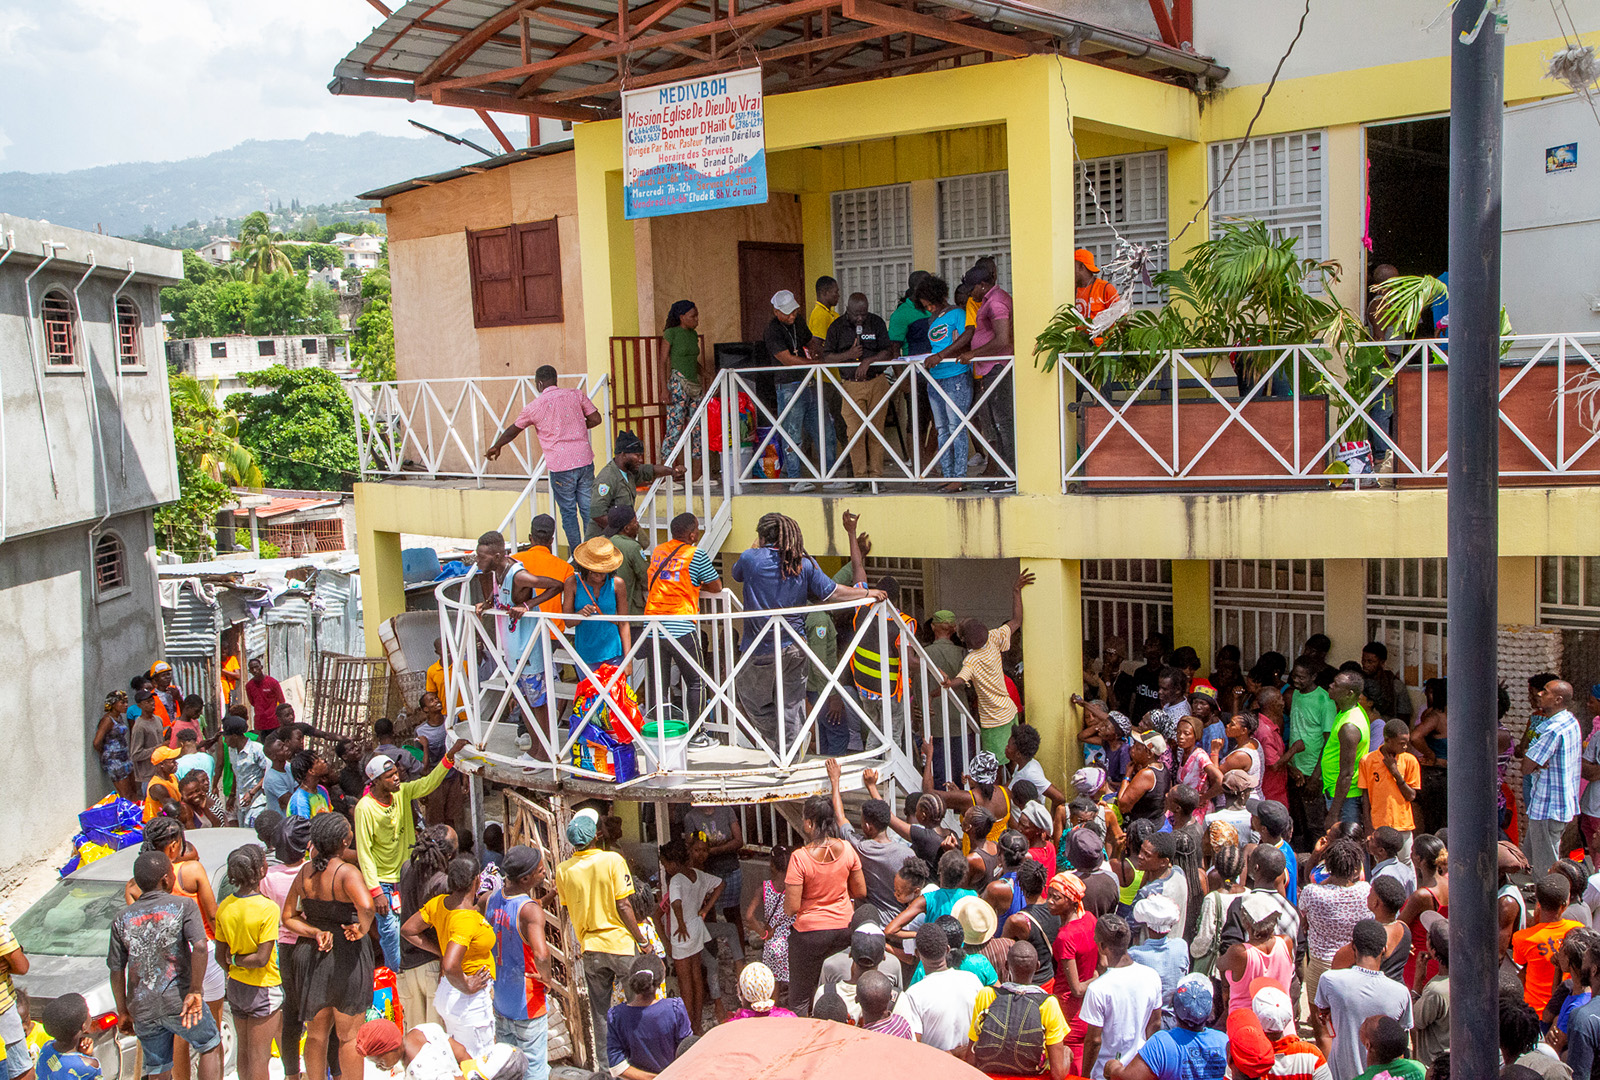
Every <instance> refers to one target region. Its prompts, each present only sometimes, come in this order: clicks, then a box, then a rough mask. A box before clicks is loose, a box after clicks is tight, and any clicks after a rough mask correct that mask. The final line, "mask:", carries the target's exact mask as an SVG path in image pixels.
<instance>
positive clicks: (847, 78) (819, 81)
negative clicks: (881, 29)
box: [773, 45, 980, 93]
mask: <svg viewBox="0 0 1600 1080" xmlns="http://www.w3.org/2000/svg"><path fill="white" fill-rule="evenodd" d="M978 51H980V50H978V49H971V48H968V47H967V46H965V45H951V46H947V47H946V48H943V49H931V50H929V51H927V52H919V53H912V54H911V55H909V56H899V57H896V58H895V59H893V60H888V61H883V60H876V61H874V62H873V64H872V66H871V67H870V68H852V69H850V70H848V71H836V72H833V73H832V74H827V73H818V74H816V75H813V76H811V77H810V78H805V79H790V80H789V81H787V82H784V83H780V84H779V85H777V86H775V87H773V90H774V91H775V92H776V93H787V92H788V91H790V90H809V89H813V88H815V87H818V86H837V85H838V84H840V83H847V82H861V81H864V80H865V79H868V78H874V77H879V76H884V75H888V74H890V73H892V72H896V71H902V70H904V69H906V68H921V67H925V66H927V65H931V64H936V63H939V62H940V61H942V60H954V59H955V58H957V57H960V56H969V55H971V54H972V53H975V52H978Z"/></svg>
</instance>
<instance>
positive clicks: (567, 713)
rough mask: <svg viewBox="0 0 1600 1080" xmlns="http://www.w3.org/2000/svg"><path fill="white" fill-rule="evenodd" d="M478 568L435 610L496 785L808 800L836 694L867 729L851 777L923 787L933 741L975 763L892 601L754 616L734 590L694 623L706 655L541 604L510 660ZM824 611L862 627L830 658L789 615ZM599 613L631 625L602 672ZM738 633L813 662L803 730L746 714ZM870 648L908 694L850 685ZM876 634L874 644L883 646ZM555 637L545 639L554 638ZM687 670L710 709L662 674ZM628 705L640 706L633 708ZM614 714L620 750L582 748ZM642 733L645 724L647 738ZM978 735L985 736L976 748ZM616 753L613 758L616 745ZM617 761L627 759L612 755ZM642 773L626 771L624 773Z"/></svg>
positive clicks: (959, 715)
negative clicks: (539, 689) (532, 681)
mask: <svg viewBox="0 0 1600 1080" xmlns="http://www.w3.org/2000/svg"><path fill="white" fill-rule="evenodd" d="M476 577H477V575H476V574H474V575H472V576H470V577H464V578H456V579H453V580H451V581H447V582H444V583H442V584H441V585H439V587H438V588H437V590H436V594H437V596H438V600H439V619H440V630H441V639H442V642H443V648H444V656H443V662H444V665H445V671H446V673H447V674H446V684H447V690H446V696H447V698H448V699H449V700H450V701H451V702H453V703H454V708H453V709H452V710H451V711H452V712H454V713H456V714H457V716H458V719H457V721H456V727H457V730H458V732H459V731H460V729H461V728H462V727H463V726H464V727H465V734H466V737H467V738H469V739H470V740H471V741H472V743H473V745H474V746H475V747H477V750H478V753H477V755H476V757H477V758H478V759H479V760H480V764H481V767H482V768H483V770H484V772H485V775H487V776H488V778H489V779H491V780H494V781H496V782H499V783H506V784H512V785H516V786H520V787H533V788H538V789H544V790H556V789H558V788H559V789H562V790H569V791H573V792H576V793H578V794H579V795H580V796H600V797H606V798H611V797H618V796H622V797H626V798H630V799H639V800H652V799H671V800H673V801H680V802H681V801H690V802H700V803H749V802H765V801H779V800H791V799H801V798H805V797H807V796H810V795H813V794H824V793H826V792H827V791H828V787H829V784H828V777H827V772H826V764H827V761H828V758H827V757H825V756H823V755H822V754H821V752H820V750H821V745H820V736H819V725H820V724H821V723H823V720H822V714H823V711H824V709H825V707H826V704H827V699H828V697H829V695H830V694H833V695H835V696H837V697H838V698H839V699H840V700H841V701H842V702H843V705H844V708H845V710H846V715H847V717H848V718H849V720H850V721H851V722H852V723H854V724H858V725H859V727H860V731H861V741H862V744H863V745H862V749H860V750H859V751H855V752H851V753H846V754H842V755H839V757H838V761H839V764H840V766H841V770H842V773H843V783H844V786H846V787H848V788H854V787H859V786H860V784H861V774H862V772H863V771H864V770H866V769H868V768H873V769H877V770H878V771H879V772H880V774H881V775H882V776H883V777H884V779H885V782H886V783H888V784H892V785H894V786H897V787H898V788H899V790H901V791H906V790H914V789H916V788H917V787H918V786H920V783H921V776H920V773H919V772H918V770H917V768H916V766H915V765H914V764H913V762H914V761H915V755H914V754H913V749H914V748H915V747H916V746H917V745H919V744H920V742H921V740H923V739H924V738H929V737H932V738H933V739H934V741H935V745H936V746H939V747H941V748H942V750H943V752H944V754H945V755H946V756H945V760H947V761H952V762H961V761H964V760H965V751H964V749H963V748H962V746H963V743H965V742H967V741H969V740H975V739H976V735H977V731H978V725H977V721H976V720H975V718H974V717H973V716H972V714H971V713H970V712H969V711H968V710H967V707H966V704H965V702H964V701H963V700H962V698H961V697H959V696H957V695H955V694H952V693H950V692H949V691H946V690H944V689H943V687H942V686H941V685H940V683H939V676H938V669H937V668H936V667H934V665H933V663H932V661H931V660H930V659H929V658H928V657H927V655H926V653H924V652H923V650H922V646H921V645H920V644H919V643H918V642H917V641H916V640H915V639H914V638H912V637H911V635H909V634H900V635H899V643H898V646H892V645H890V635H891V634H892V633H893V628H894V627H895V626H897V625H899V619H898V614H897V613H896V612H895V611H894V609H893V608H892V607H891V606H890V605H889V604H888V603H886V602H885V603H873V602H872V601H870V600H861V601H854V602H846V603H836V604H821V605H812V606H809V607H806V608H797V609H785V610H776V611H763V612H760V613H759V614H758V615H756V616H755V618H754V619H753V620H752V622H753V623H754V624H755V625H754V626H751V625H747V624H746V619H747V616H746V615H745V613H743V612H742V611H740V610H739V609H738V605H737V601H736V600H735V599H734V597H733V594H732V593H731V592H728V591H724V592H722V593H719V594H714V595H711V596H708V597H707V598H706V599H705V600H704V602H703V604H702V612H701V614H699V615H696V616H692V617H690V621H692V622H693V624H694V627H695V631H694V632H695V634H697V635H698V636H699V638H700V641H701V646H702V647H701V654H700V656H699V657H695V656H693V655H691V653H690V651H689V650H688V649H686V648H685V646H684V640H683V639H682V638H674V637H672V636H671V635H670V634H668V633H667V632H666V631H665V630H664V629H663V628H662V625H661V620H658V619H654V618H632V619H624V618H620V617H617V616H588V617H587V618H586V617H584V616H581V615H563V616H560V617H555V616H551V615H546V614H539V615H537V616H532V618H535V620H536V622H537V629H536V632H535V633H534V634H532V635H530V637H529V640H528V644H527V646H526V647H525V648H524V649H523V650H522V652H521V654H520V655H509V654H508V653H507V652H506V649H505V647H504V645H503V644H502V642H503V640H504V638H503V633H502V632H503V629H504V625H503V624H504V623H505V622H506V620H507V616H505V615H501V614H495V613H494V612H493V610H492V608H491V609H489V610H488V611H486V612H485V613H484V614H482V615H480V614H479V613H478V612H477V611H476V603H475V599H476V588H477V585H478V582H477V581H476V580H475V579H476ZM817 611H824V612H830V613H849V615H850V617H851V619H852V620H853V622H852V630H851V631H850V632H849V633H848V634H846V633H844V632H841V633H840V636H839V648H838V653H839V660H838V662H837V663H835V664H832V665H831V666H830V665H826V664H824V663H823V662H822V661H821V660H820V659H819V658H818V657H817V655H816V653H815V651H814V649H813V648H812V647H811V645H810V643H809V642H808V640H807V637H806V635H805V634H804V633H802V632H797V631H796V630H795V629H794V628H793V627H792V626H791V625H790V624H789V623H788V622H787V621H786V620H785V618H784V617H783V616H786V615H800V616H804V615H806V614H810V613H813V612H817ZM589 621H603V622H627V623H629V624H630V625H631V626H632V628H633V637H632V645H631V647H630V648H629V649H628V650H627V652H626V655H625V656H624V658H623V662H622V664H621V665H619V669H617V670H613V669H603V672H604V674H601V675H597V673H596V671H595V670H593V669H592V668H591V667H590V666H589V665H588V664H586V663H585V662H584V661H583V660H582V659H581V658H580V656H579V655H578V651H577V648H576V645H575V635H576V632H577V628H578V627H579V626H581V625H583V624H584V623H585V622H589ZM741 633H747V634H754V635H755V638H756V639H757V640H760V641H764V642H769V643H773V644H775V645H776V646H777V647H778V648H781V649H782V650H783V651H784V654H785V666H787V665H788V664H789V663H790V662H795V663H799V664H803V665H807V666H815V667H816V668H818V669H819V670H820V671H821V673H822V678H823V679H824V681H825V687H824V690H823V692H822V693H820V694H819V695H818V696H817V699H816V702H815V703H812V704H809V705H808V706H807V707H806V709H805V714H804V719H803V721H802V722H801V724H800V725H799V726H798V727H797V728H795V729H794V730H787V729H786V728H785V727H784V725H782V724H776V725H774V727H772V728H768V729H763V728H762V727H761V725H759V724H757V723H756V722H754V721H753V720H752V718H751V717H750V716H749V715H747V714H746V712H745V711H744V709H743V708H742V707H741V704H740V698H739V695H738V685H739V683H740V682H741V681H742V680H744V679H747V678H749V677H750V675H749V669H750V664H751V660H752V657H753V655H754V654H753V653H752V652H750V651H743V652H741V651H740V649H739V647H738V641H739V635H740V634H741ZM863 642H865V643H867V647H868V648H874V651H876V652H878V653H879V654H880V655H898V658H899V660H900V664H901V668H900V670H901V671H902V672H903V673H907V674H906V677H905V678H904V680H903V683H902V692H901V693H900V694H899V695H898V696H896V695H895V694H894V693H893V692H892V690H891V689H890V687H889V685H888V677H887V676H886V675H885V676H883V677H881V678H880V690H882V691H884V693H883V694H882V696H880V698H879V699H878V700H871V699H869V698H864V697H859V696H857V695H856V694H855V693H854V691H853V684H854V680H853V676H852V672H851V666H850V658H851V656H852V654H853V653H854V650H855V648H856V647H857V646H858V645H860V644H862V643H863ZM874 643H876V647H874ZM546 646H548V647H546ZM674 661H675V662H676V663H678V664H679V665H686V664H692V665H693V668H694V670H695V671H697V672H698V673H699V675H700V678H701V680H702V683H703V686H704V691H703V696H702V704H700V706H699V707H698V708H693V707H692V706H691V705H690V704H689V703H688V702H687V699H686V696H685V693H684V687H683V685H682V684H681V682H680V683H679V684H678V685H669V684H667V683H666V681H665V680H666V669H667V665H668V664H670V663H672V662H674ZM527 675H540V676H542V677H543V679H544V686H545V687H546V688H549V701H550V703H551V704H552V705H553V707H549V708H547V709H545V710H543V715H542V716H540V711H539V710H535V709H534V708H533V702H532V701H531V700H529V691H528V689H527V684H526V683H524V682H523V681H522V680H523V677H524V676H527ZM585 683H587V684H588V687H589V689H591V690H593V689H595V688H598V695H597V697H596V695H594V694H592V693H591V694H589V695H586V697H587V705H586V706H585V707H584V708H582V709H581V710H574V701H575V699H576V698H577V696H578V692H579V690H580V689H581V688H582V687H583V684H585ZM777 695H778V707H777V713H778V715H780V716H781V715H782V714H783V705H784V700H783V689H782V687H781V685H780V686H779V687H778V689H777ZM634 701H636V702H637V705H636V706H634ZM601 710H608V711H609V713H610V716H611V717H612V725H611V731H612V733H613V734H614V735H620V736H622V741H623V742H624V743H625V744H628V745H624V746H621V747H614V748H609V750H608V751H607V750H602V751H598V752H596V751H594V750H593V748H592V747H589V748H587V749H588V752H586V746H585V739H584V738H583V730H582V726H580V725H575V724H574V722H573V718H574V713H575V711H579V712H580V715H581V717H582V718H585V719H586V718H588V717H590V716H593V715H594V714H595V713H596V712H597V711H601ZM519 716H527V717H533V718H534V722H533V723H532V724H531V725H530V726H531V731H532V743H533V745H532V746H531V747H530V748H528V749H527V750H522V749H521V748H519V747H518V745H517V743H516V736H517V733H518V731H519V729H520V724H519V720H518V718H519ZM657 719H679V720H681V721H682V722H683V723H684V724H686V726H687V727H686V730H685V731H684V732H682V733H681V734H678V735H676V736H669V734H668V729H667V727H666V725H665V724H662V725H656V726H652V723H653V721H655V720H657ZM647 731H648V732H649V734H648V735H647ZM974 745H975V742H974ZM608 752H609V754H610V755H611V757H610V763H609V765H608V764H607V753H608ZM619 760H625V762H626V763H625V764H622V765H620V766H619V765H618V764H617V762H618V761H619ZM629 774H632V775H629Z"/></svg>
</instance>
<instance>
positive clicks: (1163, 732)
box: [1133, 709, 1178, 776]
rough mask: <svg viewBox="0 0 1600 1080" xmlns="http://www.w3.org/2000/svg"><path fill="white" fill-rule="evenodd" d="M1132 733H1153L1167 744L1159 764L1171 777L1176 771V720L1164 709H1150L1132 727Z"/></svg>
mask: <svg viewBox="0 0 1600 1080" xmlns="http://www.w3.org/2000/svg"><path fill="white" fill-rule="evenodd" d="M1133 728H1134V731H1136V732H1139V731H1153V732H1155V733H1156V734H1157V735H1160V736H1161V738H1162V739H1163V740H1165V742H1166V744H1167V748H1166V750H1165V751H1164V752H1163V753H1162V755H1161V763H1162V764H1163V765H1165V766H1166V767H1167V775H1168V776H1173V775H1175V774H1176V773H1177V771H1178V755H1177V749H1176V740H1177V735H1178V718H1177V717H1175V716H1174V715H1172V714H1171V713H1169V712H1168V711H1167V710H1165V709H1151V710H1149V711H1148V712H1146V713H1145V714H1144V716H1143V718H1141V719H1140V721H1139V722H1138V723H1137V724H1135V725H1134V726H1133Z"/></svg>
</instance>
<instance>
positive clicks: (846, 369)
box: [708, 356, 1017, 493]
mask: <svg viewBox="0 0 1600 1080" xmlns="http://www.w3.org/2000/svg"><path fill="white" fill-rule="evenodd" d="M983 360H984V362H996V361H997V362H998V364H999V366H997V367H996V368H994V369H993V370H992V371H991V372H990V374H989V376H988V377H986V378H985V380H984V385H983V387H982V389H981V390H976V391H974V393H973V400H972V402H971V404H970V405H968V406H966V407H965V408H960V407H958V406H957V403H956V401H955V400H954V399H953V398H952V397H951V394H950V392H949V391H947V390H946V389H945V387H944V386H942V385H941V384H940V381H939V380H938V379H935V378H932V377H931V376H930V375H929V374H928V367H927V365H926V364H924V363H923V362H922V358H920V357H906V358H902V359H897V360H888V361H884V362H882V363H878V364H873V365H872V367H873V368H883V369H887V370H886V371H885V377H886V378H887V379H888V380H889V388H888V390H887V392H886V393H885V394H884V395H883V397H882V399H881V400H880V401H879V402H878V403H877V404H876V405H874V406H872V407H871V408H869V409H865V410H864V409H863V408H862V407H861V406H859V405H857V404H856V403H855V402H854V401H853V400H852V399H851V397H850V395H849V394H848V392H846V390H845V387H844V382H845V381H846V377H847V376H848V375H849V374H851V373H853V372H854V371H855V369H856V367H857V365H856V364H855V363H849V364H840V365H822V364H807V365H804V366H798V367H784V366H780V365H773V366H770V367H740V368H729V369H724V370H723V371H721V372H719V373H718V375H717V378H716V380H715V381H714V382H713V384H712V386H713V389H712V390H710V391H708V396H709V395H713V394H719V393H720V396H721V400H722V402H723V405H722V408H721V409H720V410H719V413H718V417H717V421H718V423H719V424H720V425H721V427H722V435H723V445H724V446H728V445H730V441H731V443H732V444H733V445H735V446H736V447H737V448H738V457H737V461H738V465H737V471H736V473H735V478H736V483H737V486H738V489H739V490H740V491H742V492H745V493H748V492H753V491H766V492H771V491H773V490H774V489H776V488H780V487H782V486H784V485H792V484H795V483H797V482H804V483H810V484H817V483H823V484H846V483H855V484H858V485H859V484H866V485H869V486H870V487H871V489H872V490H874V491H876V490H879V489H882V488H888V489H904V488H907V487H911V488H930V487H936V486H938V485H941V484H945V483H949V482H951V481H960V482H964V481H965V480H966V479H967V477H966V475H965V472H963V473H962V474H961V475H960V476H953V475H952V476H946V475H945V474H944V472H943V471H942V469H941V457H942V456H943V455H944V454H945V453H946V452H947V451H950V450H952V449H953V448H954V447H956V446H957V443H958V441H966V442H970V445H971V447H972V449H973V451H975V452H981V453H982V454H983V455H984V456H985V457H986V458H987V459H988V460H989V461H991V462H993V463H994V464H995V466H996V467H997V469H998V470H999V475H998V476H993V477H990V478H989V479H990V480H991V481H997V482H1003V483H1006V484H1010V485H1015V483H1016V479H1017V477H1016V462H1015V460H1010V461H1008V460H1007V455H1006V454H1002V453H1000V452H999V451H998V450H997V449H996V448H995V446H994V441H995V440H996V439H997V438H998V440H999V441H1002V442H1005V441H1007V440H1008V439H1009V440H1011V447H1012V453H1013V455H1014V453H1015V450H1014V448H1015V445H1016V444H1015V441H1014V438H1013V434H1014V427H1013V423H1014V421H1013V419H1012V418H1013V417H1014V415H1015V412H1016V409H1015V385H1016V380H1015V378H1012V377H1006V376H1010V374H1011V368H1012V358H1011V357H1009V356H1003V357H985V358H983ZM796 375H798V376H799V383H798V385H797V386H795V387H794V389H793V390H787V389H786V390H785V391H784V396H783V397H779V396H778V390H777V384H776V382H775V380H776V379H777V378H778V377H780V376H782V377H788V378H793V377H795V376H796ZM924 392H926V394H927V398H928V405H926V406H925V405H924V403H923V393H924ZM741 395H743V397H744V398H745V399H747V400H748V403H749V411H750V412H751V413H752V414H753V419H754V423H753V425H752V426H753V427H754V432H753V433H752V435H751V437H750V438H749V439H748V440H745V439H744V438H742V435H743V431H742V428H743V425H742V424H741V422H740V409H741V407H742V406H741ZM835 395H837V397H838V400H839V409H840V413H841V415H842V416H843V417H845V418H847V419H854V420H855V421H857V429H856V431H855V433H854V434H853V435H852V434H849V433H848V426H849V425H848V423H847V424H846V430H845V431H836V432H835V437H836V444H842V445H840V446H839V448H838V450H837V453H835V454H834V455H833V457H832V459H831V460H829V457H828V455H827V454H826V453H824V452H823V447H824V444H825V443H826V441H827V429H828V428H829V427H832V426H833V424H832V421H831V420H829V419H828V417H829V415H830V414H831V411H832V400H831V399H832V398H833V397H834V396H835ZM1002 395H1003V396H1002ZM730 401H731V402H732V403H733V407H732V408H729V405H728V403H729V402H730ZM1001 402H1003V403H1004V405H1006V406H1011V407H1010V408H1004V409H1003V415H1002V418H1001V419H1000V420H999V421H998V423H1000V424H1003V425H1004V426H1005V427H1006V428H1007V429H1008V430H1006V431H1004V432H996V431H995V430H994V427H993V425H992V424H991V423H990V417H989V415H988V413H987V411H986V406H990V405H991V403H993V404H1000V403H1001ZM935 407H937V408H940V409H942V410H947V411H948V413H949V414H950V415H951V416H952V421H951V422H950V423H948V424H947V426H946V427H945V428H944V429H943V430H938V434H937V436H936V437H935V438H934V440H933V445H932V448H931V449H930V448H929V447H928V446H926V445H925V444H924V440H923V438H922V433H923V431H924V430H925V429H926V427H927V426H928V424H929V423H930V422H933V421H934V419H935V418H934V417H933V416H930V415H929V410H930V408H935ZM807 412H810V413H811V414H812V416H814V417H815V420H814V422H813V423H811V424H806V425H805V426H804V427H802V426H801V423H802V421H803V419H804V416H805V413H807ZM891 412H892V413H893V415H894V418H895V425H896V428H897V432H896V434H897V435H898V438H897V439H894V440H891V438H890V436H889V434H888V432H887V427H888V424H887V420H888V418H889V416H890V414H891ZM808 438H809V439H810V440H811V444H812V449H811V451H810V452H809V453H807V452H806V450H805V447H804V440H806V439H808ZM797 441H798V442H799V443H800V445H796V443H797ZM897 443H898V445H896V444H897ZM857 446H864V447H868V448H871V447H873V446H875V447H876V448H877V449H879V450H881V451H882V454H883V472H884V475H883V476H881V477H865V476H853V475H852V473H851V468H850V455H851V451H852V450H853V449H854V448H856V447H857ZM769 449H772V450H774V451H775V452H776V454H777V456H778V458H779V459H780V461H779V462H778V463H777V464H780V465H781V466H782V471H781V472H780V473H779V475H776V476H773V475H769V474H768V471H767V470H768V468H769V464H770V463H768V462H767V460H766V458H767V452H768V450H769ZM868 460H869V462H870V458H869V459H868ZM791 461H792V467H790V462H791ZM975 479H976V478H975Z"/></svg>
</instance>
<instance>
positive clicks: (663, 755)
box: [639, 720, 689, 772]
mask: <svg viewBox="0 0 1600 1080" xmlns="http://www.w3.org/2000/svg"><path fill="white" fill-rule="evenodd" d="M639 741H640V742H641V743H643V744H644V745H645V746H648V747H649V748H650V752H651V753H652V754H656V755H657V756H658V757H660V759H661V760H660V763H659V764H658V765H657V768H658V769H661V770H663V771H666V772H687V771H688V769H689V725H688V724H686V723H684V722H683V721H682V720H666V721H658V720H649V721H646V722H645V725H644V730H643V731H642V732H641V738H640V740H639ZM663 744H664V745H665V748H664V749H663Z"/></svg>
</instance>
